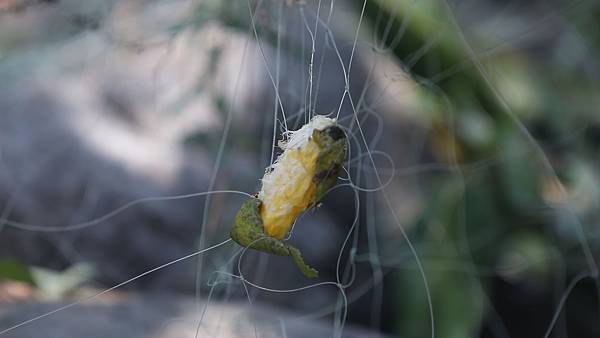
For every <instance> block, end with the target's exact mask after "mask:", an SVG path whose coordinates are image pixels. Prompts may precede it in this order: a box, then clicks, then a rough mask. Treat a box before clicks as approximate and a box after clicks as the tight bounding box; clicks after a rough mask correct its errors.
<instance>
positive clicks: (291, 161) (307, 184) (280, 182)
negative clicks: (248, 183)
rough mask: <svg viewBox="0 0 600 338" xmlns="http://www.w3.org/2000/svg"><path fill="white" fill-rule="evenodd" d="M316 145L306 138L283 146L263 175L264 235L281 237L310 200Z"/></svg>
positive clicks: (312, 193)
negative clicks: (276, 158)
mask: <svg viewBox="0 0 600 338" xmlns="http://www.w3.org/2000/svg"><path fill="white" fill-rule="evenodd" d="M318 156H319V146H318V145H317V144H316V143H315V142H314V140H312V139H309V140H308V141H307V142H306V143H305V144H303V145H302V146H301V147H298V148H291V149H286V150H285V151H284V152H283V154H281V156H280V157H279V158H278V160H277V165H276V166H274V167H273V171H272V172H270V173H268V174H266V175H265V177H264V178H263V186H262V190H261V192H260V194H259V198H260V199H261V201H262V205H261V209H260V214H261V218H262V221H263V226H264V229H265V232H266V233H267V235H269V236H271V237H275V238H277V239H283V238H284V236H285V235H286V233H287V232H288V231H289V230H290V228H291V226H292V224H294V221H295V220H296V218H298V216H300V214H301V213H302V212H304V210H306V208H307V207H308V206H309V205H310V203H311V201H312V200H313V198H314V196H315V193H316V190H317V186H316V185H315V183H314V182H313V177H314V176H315V171H316V164H317V158H318Z"/></svg>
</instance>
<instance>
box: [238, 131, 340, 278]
mask: <svg viewBox="0 0 600 338" xmlns="http://www.w3.org/2000/svg"><path fill="white" fill-rule="evenodd" d="M312 137H313V140H314V141H315V142H316V143H317V144H318V145H319V149H320V151H319V156H318V158H317V170H316V174H315V176H314V177H313V181H314V183H315V184H316V186H317V190H316V192H315V196H314V198H313V200H312V201H311V202H310V204H309V206H308V209H314V208H315V207H317V205H318V204H319V202H320V201H321V199H323V197H324V196H325V194H326V193H327V191H329V189H331V188H332V187H333V186H334V185H335V183H336V181H337V177H338V174H339V172H340V170H341V168H342V164H343V162H344V158H345V157H346V134H345V133H344V131H343V129H341V128H340V127H338V126H337V125H333V126H330V127H327V128H325V129H323V130H314V131H313V135H312ZM261 204H262V202H261V201H260V199H258V198H257V197H252V198H250V199H248V200H246V201H245V202H244V204H242V207H241V208H240V210H239V211H238V213H237V215H236V217H235V226H234V227H233V229H232V230H231V232H230V236H231V239H233V240H234V241H235V242H237V243H238V244H239V245H241V246H243V247H249V248H252V249H254V250H258V251H262V252H265V253H269V254H272V255H277V256H291V257H292V259H293V260H294V263H296V265H297V266H298V268H299V269H300V271H301V272H302V273H303V274H304V275H305V276H306V277H308V278H315V277H317V276H318V275H319V272H318V271H317V270H315V269H313V268H311V267H310V266H308V265H307V264H306V263H304V260H303V259H302V255H301V253H300V250H298V249H297V248H295V247H293V246H291V245H289V244H287V243H285V242H284V241H281V240H279V239H277V238H274V237H270V236H268V235H267V234H266V233H265V231H264V227H263V221H262V218H261V216H260V205H261Z"/></svg>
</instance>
